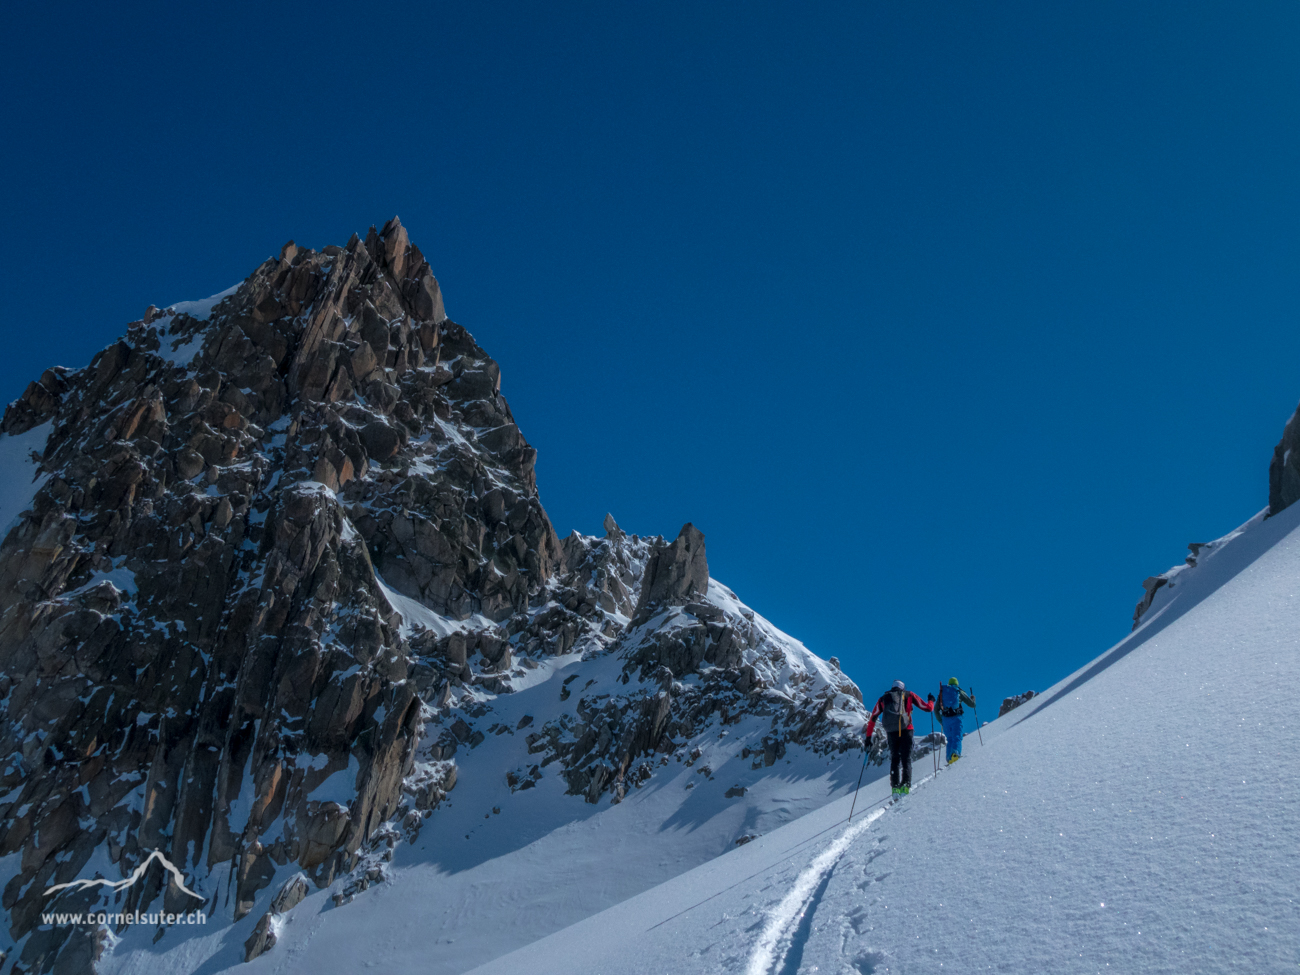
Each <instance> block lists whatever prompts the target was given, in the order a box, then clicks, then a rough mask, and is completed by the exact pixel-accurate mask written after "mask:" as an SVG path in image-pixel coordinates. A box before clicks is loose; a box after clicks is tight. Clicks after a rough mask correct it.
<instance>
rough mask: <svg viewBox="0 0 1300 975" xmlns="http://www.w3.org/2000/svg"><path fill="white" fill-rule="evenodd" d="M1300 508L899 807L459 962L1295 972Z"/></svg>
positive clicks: (753, 973) (1211, 565)
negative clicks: (487, 958) (501, 951)
mask: <svg viewBox="0 0 1300 975" xmlns="http://www.w3.org/2000/svg"><path fill="white" fill-rule="evenodd" d="M1298 523H1300V505H1295V506H1293V507H1292V508H1290V509H1288V510H1286V511H1284V512H1282V513H1281V514H1280V515H1278V516H1277V517H1275V518H1272V519H1269V520H1267V521H1262V520H1260V519H1258V518H1256V519H1252V520H1251V522H1248V523H1247V525H1246V526H1243V527H1244V529H1245V530H1243V531H1241V532H1240V533H1239V534H1235V535H1234V536H1232V537H1230V538H1229V539H1228V540H1226V541H1225V542H1224V544H1223V545H1221V546H1220V547H1219V548H1218V549H1217V550H1216V552H1215V553H1214V556H1213V558H1210V559H1205V560H1202V561H1201V564H1200V565H1199V566H1198V567H1197V568H1196V569H1195V570H1194V571H1192V572H1187V573H1182V574H1180V578H1179V579H1178V580H1176V585H1175V586H1174V587H1173V592H1171V593H1170V596H1171V597H1172V596H1177V597H1178V598H1176V599H1175V598H1166V599H1165V600H1163V601H1162V603H1161V604H1160V605H1159V606H1158V607H1153V612H1152V613H1150V614H1149V615H1148V617H1147V620H1146V622H1145V623H1144V624H1143V625H1142V626H1141V627H1140V628H1139V629H1138V630H1136V631H1135V632H1134V633H1132V634H1131V635H1130V636H1129V637H1127V638H1126V639H1124V640H1123V641H1121V642H1120V643H1119V644H1117V645H1116V646H1115V647H1113V648H1111V649H1110V650H1109V651H1107V652H1106V653H1104V654H1102V655H1101V656H1100V657H1098V658H1097V659H1096V660H1095V661H1093V662H1092V663H1091V664H1089V665H1088V666H1086V667H1084V668H1083V669H1081V670H1080V671H1078V672H1077V673H1075V674H1072V675H1071V676H1069V677H1067V678H1066V679H1065V680H1063V681H1062V682H1061V683H1060V684H1058V685H1057V686H1055V687H1054V688H1051V689H1050V690H1049V691H1048V692H1046V693H1045V694H1043V695H1041V696H1040V697H1036V698H1034V699H1033V701H1032V702H1030V703H1029V704H1026V705H1023V706H1021V707H1020V708H1019V709H1018V710H1016V711H1014V712H1012V713H1010V714H1008V715H1006V716H1005V717H1004V718H1001V719H999V720H997V721H995V722H992V723H991V724H989V725H986V726H985V728H984V730H983V745H981V744H980V741H979V739H978V738H977V737H976V736H975V735H973V734H969V735H968V736H967V738H966V741H965V743H964V752H965V757H964V758H963V759H962V760H961V761H960V762H958V763H957V764H955V765H954V766H952V767H951V768H946V769H943V770H941V771H939V772H938V773H937V774H934V773H932V772H931V769H930V768H929V767H927V766H925V764H924V763H922V764H921V766H920V767H919V768H918V769H917V776H918V778H921V777H922V776H924V779H923V780H922V781H920V782H919V783H918V785H917V787H916V788H915V789H914V791H913V793H912V795H911V796H909V797H907V798H905V799H904V800H902V801H901V802H899V803H897V804H893V805H887V804H885V793H886V792H887V789H888V787H887V784H886V783H884V782H879V781H878V782H875V783H873V784H872V785H871V786H870V787H864V788H863V790H862V794H861V795H860V796H859V797H858V800H857V810H856V812H855V815H854V819H853V822H852V823H851V824H850V823H848V822H846V819H847V816H848V812H849V806H850V802H851V800H850V799H849V798H847V797H845V798H841V799H837V800H835V801H833V802H831V803H829V804H827V805H826V806H824V807H823V808H821V809H819V810H817V811H815V812H813V813H811V814H809V815H807V816H805V817H803V818H802V819H800V820H798V821H797V822H794V823H791V824H790V825H788V826H785V827H784V828H782V829H779V830H776V831H774V832H772V833H769V834H767V835H766V836H763V837H761V838H759V839H757V840H755V841H754V842H752V843H750V844H748V845H746V846H743V847H741V848H740V849H738V850H736V851H734V852H732V853H729V854H727V855H725V856H722V857H719V858H717V859H715V860H713V861H711V862H709V863H706V864H704V865H702V866H700V867H697V868H696V869H694V870H692V871H690V872H688V873H685V874H683V875H682V876H679V877H677V878H674V879H673V880H671V881H669V882H667V883H665V884H662V885H660V886H658V887H656V888H654V889H653V890H650V891H647V892H646V893H644V894H641V895H640V896H638V897H635V898H632V899H630V900H628V901H626V902H624V903H622V904H619V905H617V906H616V907H613V908H611V909H609V910H607V911H604V912H602V913H600V914H597V915H595V916H594V917H591V918H588V919H586V920H584V921H582V922H580V923H578V924H576V925H573V926H571V927H569V928H567V929H565V930H563V931H560V932H557V933H556V934H553V935H551V936H550V937H547V938H545V939H543V940H541V941H539V942H537V943H536V944H532V945H529V946H527V947H525V948H522V949H520V950H517V951H514V952H512V953H510V954H507V955H503V956H502V957H500V958H497V959H495V960H494V961H492V962H490V963H488V964H486V965H483V966H481V967H480V968H478V969H475V972H476V973H477V975H516V973H519V975H523V973H528V975H561V973H563V975H598V973H599V975H621V973H626V975H642V973H644V975H662V973H665V972H672V973H679V972H680V973H695V972H701V973H702V972H735V973H738V975H739V973H744V975H794V973H799V972H803V973H812V972H819V973H827V975H866V973H920V972H926V973H933V972H943V971H951V972H986V971H987V972H1017V973H1020V972H1024V973H1035V975H1037V973H1046V972H1051V973H1073V972H1081V973H1082V972H1088V973H1092V972H1170V973H1174V972H1177V973H1191V972H1233V971H1241V972H1250V973H1275V972H1295V971H1300V904H1298V901H1300V811H1298V810H1297V800H1298V799H1300V733H1298V731H1297V729H1298V728H1300V716H1298V715H1297V712H1296V704H1295V702H1296V693H1297V688H1300V653H1298V652H1297V647H1298V645H1300V532H1296V531H1295V530H1294V529H1295V528H1296V526H1297V524H1298ZM1050 640H1051V634H1050V633H1044V634H1043V641H1044V643H1045V644H1046V645H1050ZM991 704H992V702H988V703H987V704H986V706H991ZM610 869H616V862H614V863H611V864H610ZM407 907H408V908H413V909H414V910H415V911H418V907H416V906H414V905H408V906H407ZM356 935H357V937H364V935H363V933H362V932H361V931H357V932H356ZM415 936H417V937H419V935H415ZM425 944H426V946H427V950H428V951H429V953H430V955H431V956H433V955H436V953H437V951H438V950H439V949H438V946H437V945H436V944H435V943H433V939H431V938H430V939H428V940H426V942H425ZM376 948H377V956H382V947H381V946H376ZM320 970H321V971H334V970H333V969H320ZM338 971H339V972H341V971H342V969H338Z"/></svg>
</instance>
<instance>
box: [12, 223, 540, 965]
mask: <svg viewBox="0 0 1300 975" xmlns="http://www.w3.org/2000/svg"><path fill="white" fill-rule="evenodd" d="M186 307H188V306H181V307H180V308H178V309H176V310H168V311H164V312H159V311H158V310H157V309H156V308H152V306H151V309H150V310H149V312H148V313H147V314H146V316H145V318H144V319H143V320H141V321H139V322H135V323H133V324H132V325H131V326H129V328H128V330H127V333H126V335H125V337H124V338H123V339H121V340H119V341H117V342H115V343H114V344H112V345H110V346H109V347H108V348H107V349H105V350H104V351H103V352H101V353H100V354H99V355H98V356H96V357H95V359H94V360H93V361H92V362H91V364H90V365H89V366H88V367H87V368H85V369H81V370H75V371H71V370H63V369H52V370H48V371H47V372H46V373H45V374H44V375H42V377H41V379H40V380H38V381H37V382H34V383H32V384H30V385H29V386H28V388H27V389H26V391H25V392H24V393H23V395H22V397H21V398H20V399H19V400H17V401H16V402H14V403H13V404H11V405H10V406H9V408H8V409H7V410H6V411H5V415H4V419H3V423H2V424H0V430H3V432H4V433H5V434H10V435H17V434H23V433H25V432H28V431H31V430H34V429H36V428H38V427H40V426H41V425H42V424H48V425H49V435H48V438H47V439H46V441H45V443H44V444H43V445H42V447H43V449H42V450H41V460H40V472H41V474H42V475H43V476H44V478H45V479H44V482H43V484H42V485H41V487H40V489H39V490H38V491H37V492H36V494H35V497H34V499H33V501H32V502H31V504H30V506H29V507H28V510H26V511H25V512H23V514H22V516H21V517H20V518H19V520H18V523H17V524H16V525H14V526H13V527H12V529H11V530H10V531H9V532H8V534H7V536H6V537H5V538H4V540H3V546H2V547H0V694H3V723H2V724H0V751H2V752H3V754H4V755H5V756H6V762H5V771H4V775H3V780H2V783H0V784H2V785H3V791H4V793H6V796H5V799H4V800H3V804H2V805H0V853H2V854H9V853H21V856H22V867H21V870H20V872H19V873H18V875H17V876H15V877H14V878H13V879H12V881H11V882H10V883H9V884H8V886H7V887H6V888H5V890H4V895H3V898H4V901H3V902H4V907H5V909H6V910H7V911H8V912H9V916H10V919H11V930H10V935H11V937H13V938H15V939H19V938H22V937H24V936H25V935H26V934H28V933H29V932H30V931H32V930H33V929H34V928H35V927H36V926H37V922H38V920H39V919H38V915H39V912H40V910H41V909H42V908H43V906H44V905H46V903H47V902H48V900H49V899H48V898H46V897H45V896H44V894H43V892H44V891H45V890H46V888H48V887H50V886H52V885H55V884H59V883H64V882H68V881H71V880H74V879H76V878H78V877H79V876H80V875H81V872H82V870H83V868H84V867H85V866H86V864H87V863H88V861H89V860H90V857H91V855H92V853H93V852H94V851H95V850H96V849H98V848H100V847H101V846H105V847H106V848H107V849H108V850H109V851H110V858H111V860H112V861H113V862H114V863H116V864H117V865H118V866H119V867H120V868H121V869H122V871H123V873H124V874H125V873H127V872H129V870H130V869H131V868H132V867H133V866H134V865H135V864H136V863H139V862H141V861H142V860H143V859H144V858H145V856H146V853H147V852H148V851H152V850H161V851H162V852H163V853H164V854H165V855H166V856H167V857H168V858H169V859H170V860H171V861H172V862H173V863H175V864H176V865H177V867H179V868H180V869H181V870H182V871H185V872H187V873H192V874H203V875H205V876H211V877H213V878H215V877H218V876H224V875H225V874H223V872H222V871H218V870H215V869H214V868H215V867H216V866H217V865H218V864H229V870H228V871H226V873H228V874H229V880H228V881H226V882H219V883H218V886H220V888H221V889H220V890H218V889H216V887H212V886H209V888H208V889H207V890H205V894H206V895H207V896H208V898H209V904H210V903H211V901H212V899H213V898H217V897H220V898H222V899H228V901H229V903H231V904H232V905H233V910H234V913H235V915H236V916H239V914H241V913H242V912H244V911H247V910H248V909H250V907H251V904H252V899H253V897H254V895H255V894H256V892H257V891H258V890H259V889H260V888H261V887H262V886H264V885H265V884H266V883H269V882H270V878H271V876H272V875H273V874H274V872H275V868H276V867H277V866H283V865H285V864H289V863H296V864H297V865H298V866H299V867H300V868H301V869H302V871H303V872H304V873H305V875H306V876H307V877H309V878H310V879H311V881H313V882H314V883H315V884H317V885H318V886H324V885H326V884H328V883H330V881H331V880H332V879H333V877H334V876H335V875H336V874H337V873H338V872H340V871H343V870H347V869H349V868H350V864H352V863H353V862H354V861H355V858H356V854H357V850H358V849H359V847H360V845H361V844H362V843H363V841H364V840H365V839H366V838H367V837H368V836H369V835H370V834H371V833H372V832H373V830H374V829H375V828H376V827H377V826H378V825H379V824H380V823H382V822H383V821H385V820H386V819H388V818H389V817H391V816H392V815H393V813H394V811H395V809H396V807H397V804H398V802H399V799H400V798H401V796H402V784H403V779H404V777H405V776H406V775H407V774H408V772H409V771H410V765H411V761H412V755H413V747H414V744H415V740H416V735H417V726H418V719H419V714H420V701H419V698H418V693H417V688H416V684H415V682H414V681H412V680H411V679H409V674H410V670H411V657H410V653H409V648H408V646H407V644H406V642H405V641H404V640H403V639H402V638H401V636H400V634H399V632H398V629H397V621H398V617H396V616H395V615H394V610H393V607H392V605H391V604H390V602H389V600H388V598H387V597H386V595H385V592H384V590H383V587H382V585H381V583H380V579H381V578H382V579H383V580H384V582H386V583H387V585H389V586H391V587H392V590H395V591H396V592H398V593H401V594H405V595H406V596H409V597H411V598H414V599H416V600H419V601H420V602H422V603H423V604H424V605H426V606H428V607H429V608H430V609H432V610H433V611H435V612H437V613H440V614H444V615H446V616H448V617H450V618H453V619H465V618H468V617H471V616H473V615H475V614H482V616H483V617H485V618H486V620H488V621H490V620H499V619H505V618H507V617H509V616H510V615H511V614H512V613H515V612H518V611H520V610H526V609H527V607H528V604H529V597H530V594H536V593H537V592H539V591H540V590H541V589H542V588H543V587H544V586H545V585H546V584H547V582H548V580H549V579H550V578H551V576H552V575H553V574H554V573H555V572H556V571H557V569H559V568H560V567H562V565H563V560H564V555H563V551H562V549H561V547H560V544H559V540H558V539H557V537H556V535H555V532H554V530H553V529H552V528H551V525H550V522H549V520H548V519H547V517H546V513H545V512H544V511H543V509H542V507H541V504H540V502H539V500H538V498H537V490H536V482H535V477H534V473H533V464H534V461H535V457H536V454H535V452H534V451H533V449H532V448H531V447H530V446H529V445H528V443H527V442H526V441H525V440H524V438H523V436H522V435H521V434H520V433H519V429H518V427H517V426H516V425H515V423H514V419H513V417H512V415H511V413H510V408H509V406H508V405H507V403H506V401H505V399H504V398H503V397H502V396H501V395H500V393H499V381H500V371H499V369H498V368H497V366H496V363H494V362H493V361H492V360H491V359H490V358H489V357H488V356H487V354H486V353H485V352H483V350H482V349H481V348H479V347H478V345H477V344H476V343H475V342H474V339H473V337H472V336H470V334H469V333H468V332H466V331H465V329H464V328H462V327H460V326H459V325H456V324H455V323H453V322H451V321H449V320H447V318H446V316H445V314H444V312H443V310H442V298H441V295H440V293H439V289H438V285H437V282H436V281H435V280H434V278H433V276H432V274H431V273H430V271H429V267H428V264H427V263H426V262H425V261H424V259H423V257H422V256H421V255H420V252H419V250H418V249H417V248H415V247H413V246H411V245H410V244H409V242H408V241H407V238H406V231H405V230H404V229H403V228H402V227H401V225H400V223H398V222H397V221H396V220H395V219H394V220H392V221H389V223H388V224H386V225H385V226H384V228H383V229H382V230H381V231H375V230H374V229H373V228H372V230H371V232H370V234H369V235H368V236H367V238H366V240H365V241H364V242H363V241H361V240H360V239H359V238H357V237H354V238H353V239H352V240H351V242H350V243H349V244H348V245H347V246H346V247H343V248H339V247H333V248H326V249H325V250H324V251H322V252H315V251H311V250H300V249H298V248H297V247H295V246H294V245H292V244H290V245H286V247H285V248H284V249H283V251H282V252H281V257H280V258H278V259H271V260H268V261H267V262H266V263H264V264H263V265H262V266H261V267H259V268H257V269H256V270H255V271H254V272H253V274H252V275H250V276H249V277H248V278H247V279H246V280H245V281H244V282H242V283H241V284H240V285H239V286H238V287H237V288H235V289H233V292H232V293H231V294H229V295H228V296H227V297H225V298H223V299H222V300H220V301H219V302H217V303H216V304H215V307H212V308H211V309H210V311H209V310H207V309H200V308H190V310H189V311H188V312H187V311H186V310H184V309H185V308H186ZM326 794H328V796H329V797H330V798H327V799H323V798H320V797H321V796H323V795H326ZM340 798H341V800H342V801H339V800H340ZM151 869H152V868H151ZM160 893H161V894H163V901H164V903H165V905H166V909H167V910H169V911H180V910H189V909H192V908H193V907H195V906H196V905H195V904H194V903H193V902H192V899H191V898H189V897H188V895H185V894H182V893H180V892H178V891H177V890H176V888H175V886H174V885H167V884H166V877H165V875H164V874H163V873H162V872H161V871H157V872H156V875H154V874H150V875H149V877H148V880H147V882H145V883H140V884H137V885H136V886H134V887H132V888H131V889H130V891H129V892H128V894H127V896H126V902H127V903H126V907H125V909H127V910H130V909H133V908H135V907H142V906H144V905H147V904H149V903H150V902H152V901H153V900H154V899H155V898H156V897H157V895H158V894H160ZM199 906H201V905H199ZM77 941H78V935H77V933H76V932H69V931H68V930H67V929H64V931H63V932H52V933H50V934H49V936H43V937H37V938H31V939H28V941H27V943H26V947H25V949H24V957H23V961H22V964H23V965H24V966H26V967H29V968H34V969H41V968H48V967H49V966H50V965H51V964H53V961H54V959H56V958H58V957H63V958H64V960H65V962H66V960H67V959H69V958H71V957H72V952H73V951H74V948H76V943H77ZM76 950H77V951H80V950H81V949H79V948H77V949H76ZM78 957H80V955H78Z"/></svg>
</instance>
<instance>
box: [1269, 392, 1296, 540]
mask: <svg viewBox="0 0 1300 975" xmlns="http://www.w3.org/2000/svg"><path fill="white" fill-rule="evenodd" d="M1298 417H1300V408H1297V410H1296V412H1295V413H1293V414H1291V419H1289V420H1287V421H1286V426H1285V427H1284V428H1283V429H1282V439H1281V440H1280V441H1278V445H1277V446H1276V447H1275V448H1273V460H1272V462H1271V463H1270V464H1269V466H1268V513H1269V514H1270V515H1275V514H1277V513H1278V512H1279V511H1282V510H1283V509H1285V508H1289V507H1290V506H1291V505H1292V504H1294V503H1295V502H1296V500H1297V499H1300V451H1297V450H1296V448H1297V447H1300V419H1297V418H1298Z"/></svg>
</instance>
